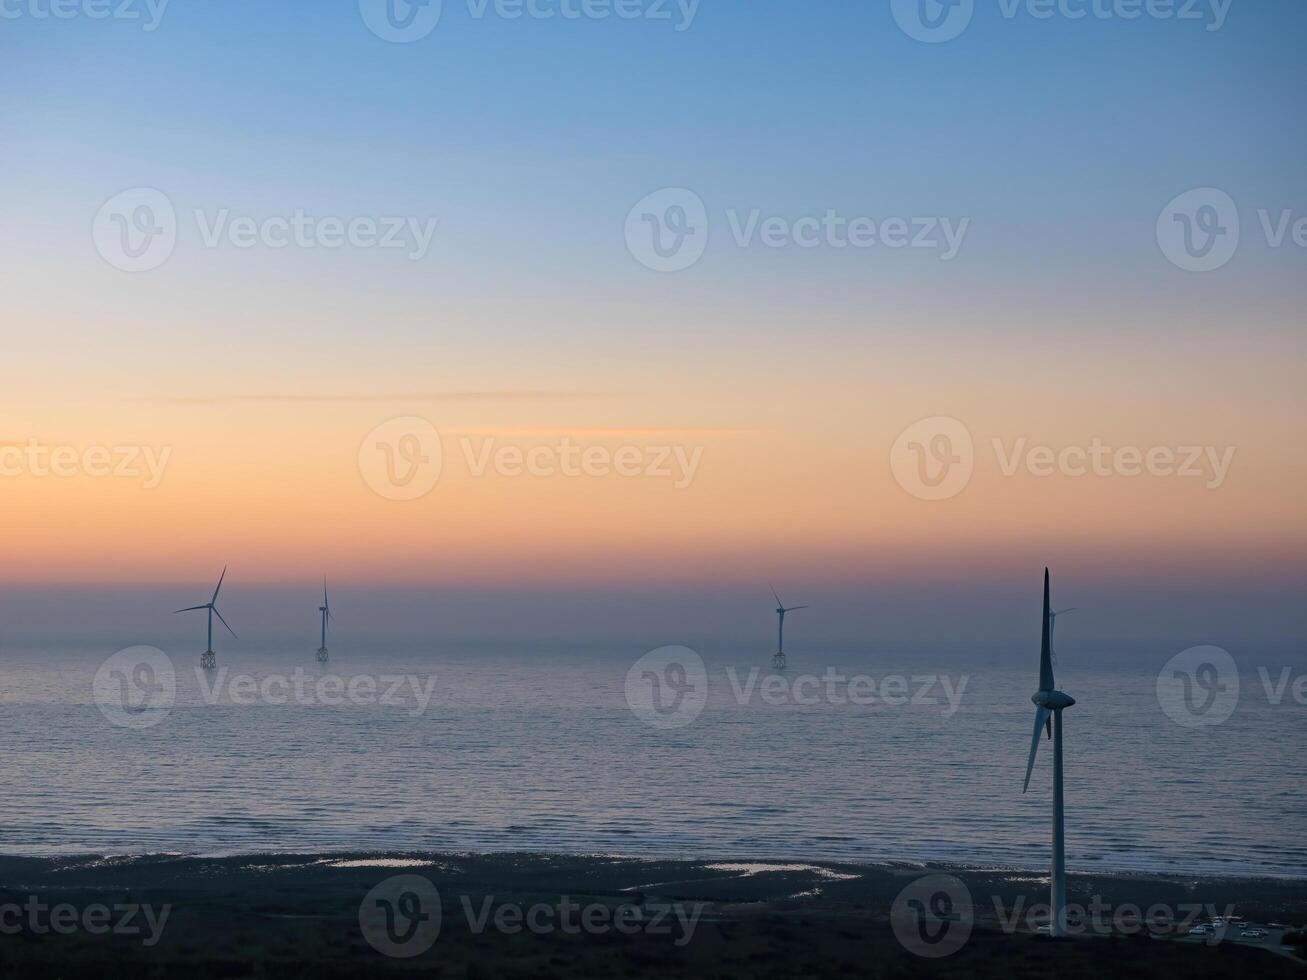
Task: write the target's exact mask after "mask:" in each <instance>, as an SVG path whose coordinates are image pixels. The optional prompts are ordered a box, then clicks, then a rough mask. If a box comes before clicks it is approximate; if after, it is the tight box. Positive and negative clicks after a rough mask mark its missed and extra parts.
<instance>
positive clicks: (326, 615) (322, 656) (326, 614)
mask: <svg viewBox="0 0 1307 980" xmlns="http://www.w3.org/2000/svg"><path fill="white" fill-rule="evenodd" d="M347 611H348V610H347ZM318 612H320V613H321V614H322V646H320V647H318V663H320V664H325V663H326V662H327V620H329V619H330V618H331V603H329V602H328V601H327V580H326V579H325V578H324V579H323V580H322V605H320V606H318Z"/></svg>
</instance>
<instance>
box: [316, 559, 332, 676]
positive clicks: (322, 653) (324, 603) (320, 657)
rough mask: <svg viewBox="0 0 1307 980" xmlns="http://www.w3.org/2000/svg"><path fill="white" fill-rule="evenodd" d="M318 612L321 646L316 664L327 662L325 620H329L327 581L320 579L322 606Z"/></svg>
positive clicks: (329, 604) (329, 608)
mask: <svg viewBox="0 0 1307 980" xmlns="http://www.w3.org/2000/svg"><path fill="white" fill-rule="evenodd" d="M318 612H320V613H322V646H320V647H318V663H320V664H325V663H326V662H327V620H329V619H331V603H330V602H328V601H327V580H326V578H325V577H324V578H323V579H322V605H320V606H318Z"/></svg>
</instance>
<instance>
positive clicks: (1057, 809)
mask: <svg viewBox="0 0 1307 980" xmlns="http://www.w3.org/2000/svg"><path fill="white" fill-rule="evenodd" d="M1062 611H1063V612H1067V611H1068V610H1065V609H1064V610H1062ZM1053 618H1054V613H1052V612H1050V607H1049V602H1048V569H1047V568H1045V569H1044V617H1043V625H1044V636H1043V641H1042V643H1041V644H1040V649H1039V690H1038V691H1036V692H1035V693H1034V694H1033V695H1032V696H1031V698H1030V700H1031V701H1033V702H1034V703H1035V733H1034V737H1033V738H1031V740H1030V758H1029V760H1028V761H1027V762H1026V782H1025V785H1024V786H1022V787H1021V792H1023V793H1024V792H1025V791H1026V790H1027V789H1029V788H1030V773H1031V772H1032V771H1033V770H1034V768H1035V753H1036V752H1038V751H1039V737H1040V735H1041V733H1042V730H1043V729H1045V728H1047V730H1048V734H1049V736H1050V737H1051V738H1052V739H1053V875H1052V884H1051V891H1052V894H1051V899H1052V901H1051V902H1050V905H1051V914H1050V916H1049V924H1048V931H1049V935H1051V936H1065V935H1066V841H1065V840H1064V838H1063V826H1062V711H1063V710H1064V709H1066V708H1069V707H1071V706H1072V705H1073V704H1075V703H1076V699H1075V698H1073V697H1071V695H1069V694H1063V693H1062V692H1061V691H1059V690H1057V688H1056V686H1055V684H1054V682H1053V647H1052V627H1053Z"/></svg>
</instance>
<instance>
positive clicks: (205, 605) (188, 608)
mask: <svg viewBox="0 0 1307 980" xmlns="http://www.w3.org/2000/svg"><path fill="white" fill-rule="evenodd" d="M208 608H209V605H208V603H205V604H204V605H203V606H187V607H186V608H185V609H174V610H173V612H174V613H179V612H193V611H194V610H196V609H208Z"/></svg>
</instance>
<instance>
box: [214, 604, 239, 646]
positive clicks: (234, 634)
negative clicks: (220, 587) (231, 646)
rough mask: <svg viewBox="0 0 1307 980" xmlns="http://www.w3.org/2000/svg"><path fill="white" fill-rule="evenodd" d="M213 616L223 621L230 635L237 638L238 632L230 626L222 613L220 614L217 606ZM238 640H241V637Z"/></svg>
mask: <svg viewBox="0 0 1307 980" xmlns="http://www.w3.org/2000/svg"><path fill="white" fill-rule="evenodd" d="M213 614H214V615H215V616H217V617H218V618H219V619H220V620H222V625H223V626H226V627H227V632H228V633H230V634H231V635H232V636H236V631H235V630H234V629H232V628H231V626H229V625H228V623H227V620H225V619H223V618H222V613H220V612H218V608H217V607H216V606H215V607H214V609H213ZM236 639H238V640H239V639H240V637H239V636H236Z"/></svg>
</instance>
